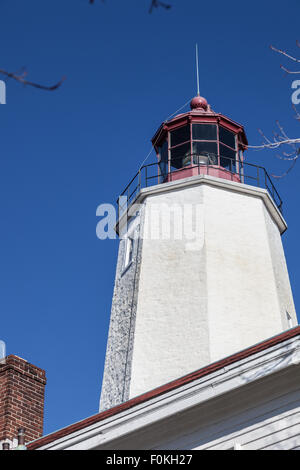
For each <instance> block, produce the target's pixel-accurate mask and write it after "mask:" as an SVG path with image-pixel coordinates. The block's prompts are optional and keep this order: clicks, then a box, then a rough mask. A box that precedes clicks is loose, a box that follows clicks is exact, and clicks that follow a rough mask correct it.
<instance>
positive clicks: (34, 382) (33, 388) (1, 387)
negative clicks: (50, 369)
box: [0, 355, 46, 446]
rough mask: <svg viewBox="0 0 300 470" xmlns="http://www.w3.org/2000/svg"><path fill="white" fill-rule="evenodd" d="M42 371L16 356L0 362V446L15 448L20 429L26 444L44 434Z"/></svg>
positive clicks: (43, 384)
mask: <svg viewBox="0 0 300 470" xmlns="http://www.w3.org/2000/svg"><path fill="white" fill-rule="evenodd" d="M45 385H46V375H45V371H44V370H42V369H40V368H39V367H36V366H34V365H32V364H30V363H29V362H27V361H25V360H24V359H21V358H20V357H18V356H13V355H10V356H7V357H6V358H5V359H2V360H1V361H0V444H1V446H2V443H3V442H10V444H11V445H12V444H13V445H14V444H15V442H16V437H17V435H18V429H19V428H25V441H26V442H29V441H32V440H34V439H37V438H38V437H41V436H42V434H43V418H44V391H45Z"/></svg>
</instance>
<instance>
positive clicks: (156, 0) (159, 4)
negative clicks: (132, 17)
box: [149, 0, 171, 13]
mask: <svg viewBox="0 0 300 470" xmlns="http://www.w3.org/2000/svg"><path fill="white" fill-rule="evenodd" d="M159 7H163V8H165V9H166V10H169V9H170V8H171V5H169V4H168V3H164V2H161V1H160V0H152V1H151V5H150V8H149V13H152V11H153V9H154V8H159Z"/></svg>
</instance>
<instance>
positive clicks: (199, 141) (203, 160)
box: [192, 124, 218, 165]
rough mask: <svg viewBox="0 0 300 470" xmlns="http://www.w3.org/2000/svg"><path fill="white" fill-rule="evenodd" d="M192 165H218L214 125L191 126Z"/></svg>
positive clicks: (216, 136)
mask: <svg viewBox="0 0 300 470" xmlns="http://www.w3.org/2000/svg"><path fill="white" fill-rule="evenodd" d="M192 138H193V144H192V153H193V164H194V165H218V143H217V140H218V135H217V126H216V124H193V125H192Z"/></svg>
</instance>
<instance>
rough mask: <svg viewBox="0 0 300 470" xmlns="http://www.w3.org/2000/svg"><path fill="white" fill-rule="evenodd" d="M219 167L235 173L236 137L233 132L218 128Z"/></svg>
mask: <svg viewBox="0 0 300 470" xmlns="http://www.w3.org/2000/svg"><path fill="white" fill-rule="evenodd" d="M219 141H220V165H221V166H222V167H223V168H227V169H228V170H229V171H231V172H233V173H236V160H237V153H236V135H235V134H234V133H233V132H230V131H229V130H227V129H225V128H224V127H222V126H220V127H219Z"/></svg>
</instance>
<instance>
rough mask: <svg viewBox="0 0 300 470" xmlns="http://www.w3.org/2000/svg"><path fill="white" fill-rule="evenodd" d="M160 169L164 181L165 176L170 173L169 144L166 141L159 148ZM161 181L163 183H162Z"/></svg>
mask: <svg viewBox="0 0 300 470" xmlns="http://www.w3.org/2000/svg"><path fill="white" fill-rule="evenodd" d="M159 168H160V174H161V176H162V181H164V178H165V176H166V175H167V173H168V142H167V141H165V142H164V143H163V145H162V146H161V147H159ZM162 181H161V182H162Z"/></svg>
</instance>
